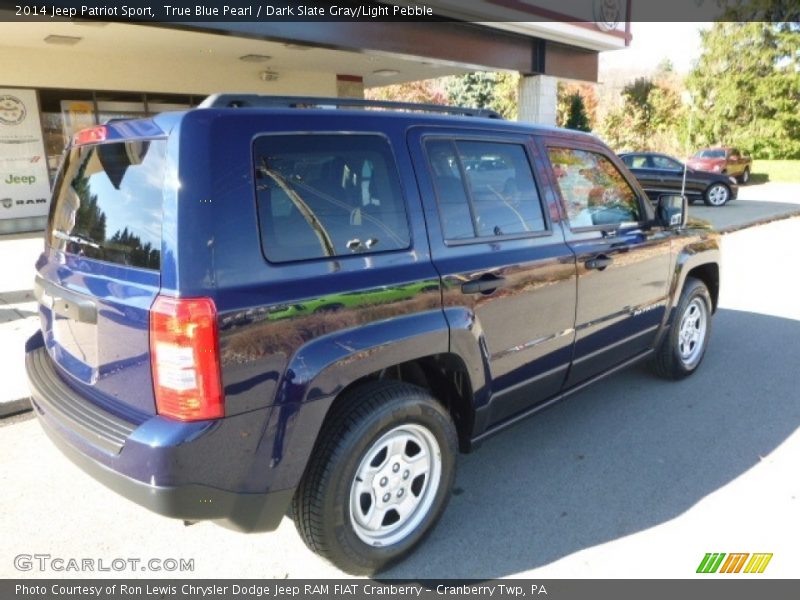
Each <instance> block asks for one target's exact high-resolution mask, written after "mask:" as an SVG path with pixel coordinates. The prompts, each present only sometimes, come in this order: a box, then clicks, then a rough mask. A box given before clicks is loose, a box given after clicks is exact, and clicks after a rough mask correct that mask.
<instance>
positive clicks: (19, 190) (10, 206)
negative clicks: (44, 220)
mask: <svg viewBox="0 0 800 600" xmlns="http://www.w3.org/2000/svg"><path fill="white" fill-rule="evenodd" d="M49 198H50V181H49V178H48V175H47V163H46V162H45V159H44V142H43V141H42V125H41V121H40V120H39V104H38V102H37V101H36V92H35V91H34V90H19V89H3V88H0V219H18V218H21V217H41V216H46V215H47V210H48V206H49Z"/></svg>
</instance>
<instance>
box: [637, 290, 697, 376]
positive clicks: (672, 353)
mask: <svg viewBox="0 0 800 600" xmlns="http://www.w3.org/2000/svg"><path fill="white" fill-rule="evenodd" d="M692 309H694V310H697V311H698V312H700V313H702V315H701V319H702V320H703V327H702V331H700V330H699V327H696V328H695V329H696V334H694V335H696V336H697V341H696V344H695V345H694V346H693V345H692V344H691V342H687V338H684V337H683V336H682V334H686V333H693V332H692V327H691V326H688V325H689V323H688V322H686V323H685V319H687V318H689V317H690V311H691V310H692ZM711 311H712V304H711V294H709V292H708V288H707V287H706V284H704V283H703V282H702V281H700V280H699V279H695V278H693V277H689V278H687V279H686V283H685V284H684V286H683V291H682V292H681V298H680V301H679V302H678V306H677V307H676V309H675V314H674V316H673V319H672V324H671V325H670V327H669V330H668V331H667V332H666V334H665V335H664V339H662V340H661V344H660V346H659V347H658V349H657V350H656V354H655V356H654V357H653V359H652V360H651V361H650V367H651V369H652V370H653V372H655V374H656V375H658V376H659V377H663V378H665V379H683V378H684V377H688V376H689V375H691V374H692V373H694V372H695V371H696V370H697V368H698V367H699V366H700V363H701V362H702V361H703V357H704V356H705V353H706V348H707V347H708V340H709V337H710V335H711ZM684 324H686V325H687V327H686V328H684V327H683V326H684Z"/></svg>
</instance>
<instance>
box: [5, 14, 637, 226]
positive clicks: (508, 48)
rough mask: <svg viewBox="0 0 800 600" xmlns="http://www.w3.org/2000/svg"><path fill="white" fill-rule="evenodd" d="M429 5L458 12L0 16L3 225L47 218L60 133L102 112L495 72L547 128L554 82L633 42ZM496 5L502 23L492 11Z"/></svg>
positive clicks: (562, 20) (347, 93)
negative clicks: (130, 18) (121, 18)
mask: <svg viewBox="0 0 800 600" xmlns="http://www.w3.org/2000/svg"><path fill="white" fill-rule="evenodd" d="M428 4H429V5H431V6H435V7H437V8H436V9H434V10H437V11H438V12H439V14H442V15H444V16H447V17H449V18H452V19H454V20H452V21H446V22H426V21H421V20H420V21H406V22H364V21H344V22H319V21H309V22H276V21H261V22H242V21H232V22H225V21H214V22H202V23H192V22H181V23H160V24H159V25H157V26H153V25H145V24H134V23H122V22H102V21H75V20H73V21H67V20H57V19H52V18H48V19H46V20H44V21H38V22H10V21H8V20H7V21H4V22H2V23H0V51H2V54H3V66H2V67H0V233H9V232H15V231H30V230H37V229H42V228H43V227H44V222H45V218H46V214H47V197H48V193H49V186H50V183H51V181H52V179H53V177H54V176H55V173H56V171H57V168H58V164H59V160H60V156H61V153H62V151H63V149H64V147H65V145H66V143H67V141H68V139H69V138H70V137H71V136H72V135H73V134H74V133H75V132H76V131H77V130H80V129H82V128H85V127H87V126H92V125H95V124H102V123H104V122H106V121H108V120H109V119H112V118H127V117H138V116H144V115H149V114H153V113H157V112H162V111H165V110H175V109H178V110H180V109H183V108H186V107H190V106H193V105H196V104H198V103H199V102H200V101H202V99H203V98H204V97H205V96H206V95H208V94H211V93H217V92H247V93H258V94H269V95H303V96H335V97H362V96H363V94H364V89H365V88H370V87H376V86H383V85H389V84H394V83H403V82H409V81H416V80H422V79H430V78H436V77H442V76H445V75H455V74H461V73H465V72H469V71H498V70H500V71H510V72H517V73H519V74H520V83H519V119H520V120H524V121H529V122H535V123H543V124H554V123H555V112H556V84H557V82H558V80H559V79H562V80H578V81H589V82H594V81H597V69H598V54H599V52H603V51H608V50H616V49H620V48H624V47H625V46H626V45H627V44H628V43H629V41H630V34H629V23H628V22H627V21H626V20H625V18H624V14H623V13H617V16H616V18H615V20H611V21H608V20H600V21H597V20H596V21H590V20H587V19H586V17H585V16H579V17H576V16H573V15H566V14H560V13H558V12H554V11H552V10H546V11H545V10H542V9H539V8H535V7H534V6H532V5H531V4H530V3H527V2H523V1H522V0H486V1H485V2H475V3H472V4H470V5H469V7H470V9H469V10H470V12H466V9H465V8H464V6H465V5H462V3H459V2H455V1H444V0H443V1H441V2H430V3H428ZM595 4H596V3H595ZM603 4H608V2H605V3H603ZM617 4H619V5H621V4H622V2H618V3H617ZM501 9H502V11H505V13H506V14H507V15H508V20H505V21H497V20H496V19H497V16H498V14H499V13H498V11H500V10H501ZM481 11H483V12H481ZM619 15H623V16H622V17H621V18H620V17H619ZM490 18H491V20H490Z"/></svg>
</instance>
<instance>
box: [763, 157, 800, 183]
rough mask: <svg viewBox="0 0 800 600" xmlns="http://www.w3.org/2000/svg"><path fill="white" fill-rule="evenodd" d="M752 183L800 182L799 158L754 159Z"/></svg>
mask: <svg viewBox="0 0 800 600" xmlns="http://www.w3.org/2000/svg"><path fill="white" fill-rule="evenodd" d="M752 175H753V178H752V179H753V183H764V182H766V181H781V182H784V183H800V160H754V161H753V170H752Z"/></svg>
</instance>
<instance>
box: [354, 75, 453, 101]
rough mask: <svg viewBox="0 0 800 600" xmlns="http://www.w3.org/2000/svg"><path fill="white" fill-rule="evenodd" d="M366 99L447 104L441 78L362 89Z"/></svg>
mask: <svg viewBox="0 0 800 600" xmlns="http://www.w3.org/2000/svg"><path fill="white" fill-rule="evenodd" d="M364 96H365V97H366V98H367V99H368V100H390V101H392V102H412V103H416V104H447V94H446V93H445V91H444V84H443V82H442V80H441V79H422V80H419V81H409V82H408V83H398V84H395V85H385V86H382V87H376V88H370V89H368V90H365V91H364Z"/></svg>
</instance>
